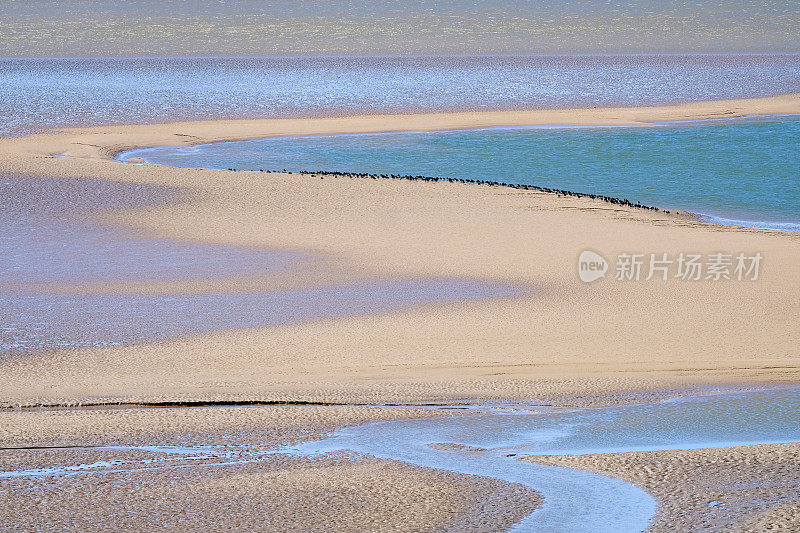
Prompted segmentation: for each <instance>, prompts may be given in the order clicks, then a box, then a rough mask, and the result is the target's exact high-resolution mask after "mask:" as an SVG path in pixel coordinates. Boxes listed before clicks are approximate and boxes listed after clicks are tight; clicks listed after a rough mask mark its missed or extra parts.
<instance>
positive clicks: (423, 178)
mask: <svg viewBox="0 0 800 533" xmlns="http://www.w3.org/2000/svg"><path fill="white" fill-rule="evenodd" d="M227 170H232V171H234V172H236V169H235V168H229V169H227ZM258 172H266V173H279V174H281V173H282V174H302V175H306V176H312V177H317V176H319V177H320V178H322V179H324V176H335V177H342V178H362V179H373V180H376V179H392V180H409V181H433V182H445V181H446V182H449V183H469V184H474V185H487V186H489V187H508V188H510V189H518V190H523V191H538V192H546V193H550V194H555V195H557V196H572V197H573V198H591V199H593V200H602V201H604V202H607V203H609V204H614V205H622V206H625V207H635V208H637V209H648V210H651V211H661V209H659V208H658V207H654V206H650V205H645V204H642V203H639V202H638V201H637V202H635V203H634V202H631V201H629V200H628V199H626V198H615V197H613V196H603V195H601V194H588V193H583V192H575V191H567V190H564V189H552V188H548V187H539V186H536V185H523V184H518V183H506V182H504V181H492V180H475V179H466V178H436V177H432V176H414V175H411V174H369V173H366V172H335V171H329V170H325V171H309V170H301V171H299V172H289V171H288V170H286V169H283V170H264V169H258ZM664 212H665V213H669V211H667V210H664Z"/></svg>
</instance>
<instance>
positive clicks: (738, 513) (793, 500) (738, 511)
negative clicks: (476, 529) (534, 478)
mask: <svg viewBox="0 0 800 533" xmlns="http://www.w3.org/2000/svg"><path fill="white" fill-rule="evenodd" d="M798 459H800V444H797V443H794V444H765V445H755V446H734V447H728V448H711V449H702V450H678V451H653V452H631V453H612V454H603V455H573V456H536V457H527V458H525V460H528V461H532V462H535V463H540V464H546V465H553V466H567V467H572V468H578V469H581V470H589V471H592V472H596V473H601V474H606V475H611V476H614V477H618V478H621V479H624V480H626V481H629V482H631V483H633V484H635V485H638V486H639V487H641V488H643V489H645V490H646V491H648V492H649V493H651V494H653V495H654V496H656V498H658V500H659V507H658V510H657V512H656V516H655V518H654V519H653V523H652V525H651V527H650V528H649V529H648V531H649V532H652V533H656V532H662V531H663V532H667V531H700V530H703V531H742V532H744V531H748V532H755V531H796V530H797V529H798V528H800V516H798V513H797V509H798V508H799V507H800V461H798Z"/></svg>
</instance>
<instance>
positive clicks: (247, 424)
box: [0, 406, 540, 531]
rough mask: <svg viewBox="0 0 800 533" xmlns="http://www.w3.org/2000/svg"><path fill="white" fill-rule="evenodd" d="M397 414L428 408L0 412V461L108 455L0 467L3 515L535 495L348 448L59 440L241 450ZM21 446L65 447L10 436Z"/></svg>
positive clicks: (312, 520)
mask: <svg viewBox="0 0 800 533" xmlns="http://www.w3.org/2000/svg"><path fill="white" fill-rule="evenodd" d="M406 416H434V413H433V412H431V411H421V410H416V411H408V410H403V411H400V410H397V409H394V410H392V409H386V408H377V407H354V406H350V407H314V406H305V407H302V406H294V407H292V406H288V407H287V406H271V407H239V408H236V407H231V408H188V409H187V408H176V409H100V410H90V409H79V410H63V409H62V410H46V411H18V412H10V411H5V412H0V427H2V428H3V429H2V431H0V470H3V471H8V470H14V469H25V468H36V467H42V466H56V465H79V464H90V463H94V462H97V461H114V462H117V464H115V465H114V466H110V467H100V468H98V469H96V470H95V471H91V472H75V473H73V474H71V475H48V476H44V477H19V478H6V479H0V508H2V513H0V529H3V530H12V529H16V530H19V529H29V530H50V529H61V528H69V529H80V530H82V531H103V530H108V529H109V528H111V529H120V528H123V529H129V530H142V529H143V528H144V524H152V523H153V521H155V522H156V523H158V524H159V526H160V527H162V526H163V527H165V528H167V529H171V530H189V529H198V528H202V529H233V530H253V529H256V530H270V531H276V530H279V531H308V530H314V531H364V530H378V529H380V530H382V531H411V530H430V531H454V530H455V531H457V530H480V531H498V530H504V529H507V528H508V527H510V526H511V525H513V524H514V523H515V522H516V521H517V520H519V519H521V518H522V517H524V516H525V515H526V514H528V513H530V512H532V511H533V510H534V509H535V508H536V507H537V506H538V505H539V503H540V500H539V497H538V495H537V494H536V492H535V491H532V490H530V489H528V488H526V487H523V486H520V485H516V484H511V483H505V482H501V481H499V480H494V479H491V478H484V477H478V476H464V475H458V474H452V473H448V472H444V471H440V470H433V469H428V468H421V467H414V466H411V465H407V464H405V463H401V462H397V461H386V460H378V459H373V458H369V457H364V456H360V455H357V454H338V455H333V456H325V457H316V458H305V457H298V456H293V455H289V454H286V453H282V454H276V455H269V456H266V457H262V458H259V459H258V460H256V461H252V462H242V463H240V464H223V463H225V461H224V460H222V459H219V460H200V459H182V458H181V457H180V456H179V455H178V456H174V455H172V456H171V455H170V454H165V453H162V452H157V451H148V450H119V451H114V450H98V449H92V448H69V446H74V445H80V446H87V445H94V446H100V445H121V444H124V445H126V446H133V445H137V444H138V445H142V446H154V445H162V446H170V445H171V446H182V447H187V446H204V445H210V444H214V445H222V446H224V447H226V448H227V449H228V450H230V452H231V453H234V454H237V453H246V451H247V450H249V449H251V450H258V449H263V448H269V447H278V446H281V445H285V444H291V443H296V442H300V441H304V440H307V439H313V438H322V437H324V436H325V435H327V434H329V432H330V431H332V430H334V429H336V428H337V427H341V426H342V425H343V424H354V423H364V422H368V421H370V420H373V419H375V418H383V419H392V418H397V417H406ZM26 446H40V447H42V446H62V447H61V448H40V449H19V448H18V449H13V448H14V447H26ZM165 457H166V458H167V460H165V459H164V458H165ZM65 496H66V497H65Z"/></svg>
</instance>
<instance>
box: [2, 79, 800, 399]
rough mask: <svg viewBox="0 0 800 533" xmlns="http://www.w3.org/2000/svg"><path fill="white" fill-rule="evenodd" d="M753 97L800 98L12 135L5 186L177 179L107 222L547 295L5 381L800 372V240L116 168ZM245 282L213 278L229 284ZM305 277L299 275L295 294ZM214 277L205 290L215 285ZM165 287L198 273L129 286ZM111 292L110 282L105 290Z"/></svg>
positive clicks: (591, 209)
mask: <svg viewBox="0 0 800 533" xmlns="http://www.w3.org/2000/svg"><path fill="white" fill-rule="evenodd" d="M757 111H758V112H762V113H764V112H775V113H778V112H780V113H786V112H800V94H794V95H788V96H787V95H785V96H781V97H772V98H766V99H755V100H747V101H724V102H705V103H695V104H687V105H681V106H671V107H667V108H653V109H650V108H648V109H627V110H624V112H623V111H620V110H609V109H605V110H602V109H601V110H577V111H575V110H573V111H564V110H557V111H532V112H530V113H528V114H527V115H519V114H517V115H518V116H516V117H513V116H509V114H508V113H494V112H492V113H488V114H456V115H455V116H451V115H424V116H395V117H351V118H349V119H346V120H344V119H342V120H340V119H336V120H328V119H319V120H288V121H285V120H269V119H267V120H260V121H243V122H242V121H221V122H220V121H217V122H204V123H177V124H162V125H145V126H141V125H140V126H114V127H106V126H99V127H94V128H81V129H70V130H66V131H64V132H62V133H57V134H48V135H33V136H27V137H25V138H4V139H0V172H2V173H3V174H5V175H7V176H9V177H10V178H11V179H13V177H14V176H48V177H49V178H53V179H57V178H60V177H76V176H80V177H82V178H87V179H90V180H91V179H97V180H108V181H117V182H128V183H133V184H142V185H145V184H150V185H162V186H170V187H175V188H177V189H180V190H182V191H184V193H185V194H184V193H182V194H181V195H180V196H181V198H180V199H178V200H176V201H173V202H165V203H164V204H163V205H161V204H159V205H157V206H150V207H141V208H125V209H116V210H112V211H106V212H102V213H97V215H96V216H97V220H100V221H103V222H104V223H110V224H114V225H119V226H123V227H127V228H131V229H134V230H136V231H137V232H139V233H140V234H142V235H145V236H153V237H158V238H169V239H175V240H178V241H185V242H186V241H188V242H195V243H198V242H199V243H215V244H225V245H235V246H244V247H250V248H257V249H280V250H295V251H301V252H311V253H312V254H314V255H315V256H317V257H321V258H325V264H326V265H327V266H326V268H328V266H331V267H334V268H335V269H338V271H341V272H348V273H351V274H352V276H353V277H354V278H355V277H364V278H369V277H385V278H391V277H403V278H418V277H448V276H451V277H457V278H468V279H478V280H492V281H501V282H509V283H515V284H519V285H521V286H528V287H536V288H537V290H536V291H534V292H532V293H531V294H530V295H527V296H524V297H520V298H514V299H508V300H502V301H501V300H496V301H492V300H481V301H473V302H455V303H449V304H435V305H426V306H422V307H420V308H414V309H407V310H401V311H395V312H390V313H383V314H367V315H363V316H352V317H337V318H329V319H324V320H318V321H313V322H307V323H300V324H291V325H285V326H276V327H260V328H254V329H246V330H236V329H233V330H221V331H215V332H211V333H203V334H194V335H189V336H186V337H182V338H179V339H172V340H164V341H158V342H146V343H142V344H133V345H127V346H113V347H106V348H86V349H79V350H73V351H67V350H65V351H56V352H54V353H49V354H47V355H46V356H36V355H32V356H29V357H21V358H14V360H13V361H0V371H2V372H4V375H5V376H6V378H7V380H6V381H7V387H6V391H5V394H4V395H3V397H2V398H0V401H2V403H4V404H12V405H13V404H37V403H44V404H53V403H80V402H91V401H92V400H93V399H103V401H104V402H105V401H108V402H112V403H113V402H122V403H125V401H130V400H133V401H155V402H162V401H198V400H201V401H202V400H206V401H208V400H213V401H216V400H226V399H227V400H236V401H238V400H257V401H262V400H263V401H311V402H356V403H375V401H376V400H380V401H382V402H405V401H411V400H415V401H429V400H440V401H441V400H444V401H451V400H454V399H460V398H464V397H473V398H475V397H477V398H543V397H553V396H560V395H562V394H564V395H567V394H586V393H588V392H599V391H606V392H609V393H610V392H614V391H616V392H624V391H631V390H640V389H652V388H658V387H659V386H662V387H663V386H665V384H666V386H670V387H671V386H680V385H682V384H704V383H705V384H719V383H743V382H752V383H762V382H797V381H800V360H798V358H797V353H796V345H797V342H800V339H798V336H797V334H796V328H795V327H794V323H793V322H792V320H793V317H794V316H797V314H798V313H800V304H799V303H798V302H800V273H798V274H795V273H796V272H798V268H799V267H798V265H797V263H796V257H797V253H798V250H800V238H799V236H798V234H796V233H790V232H782V231H773V230H759V229H748V228H741V227H732V226H720V225H717V224H711V223H706V222H701V221H697V220H694V219H692V218H690V217H689V216H685V217H684V216H679V215H675V214H674V213H669V214H668V213H664V212H663V211H654V210H645V209H635V208H631V207H628V206H625V205H615V204H608V203H605V202H602V201H599V200H597V199H592V198H585V197H574V196H564V195H560V196H559V195H556V194H548V193H545V192H541V191H536V190H521V189H516V188H513V187H512V188H509V187H491V186H480V187H476V186H469V184H466V183H458V182H456V183H449V182H427V181H421V182H420V181H408V180H377V179H348V178H344V177H341V176H338V177H337V176H333V177H331V178H327V177H326V178H325V179H321V178H322V176H319V175H316V174H296V173H295V174H283V173H259V172H250V171H239V172H231V171H226V170H208V169H206V170H201V169H183V168H177V167H161V166H154V165H141V166H137V165H124V164H121V163H119V162H116V161H114V160H112V159H110V158H111V157H113V154H115V153H118V152H119V151H121V150H124V149H127V148H128V147H142V146H153V145H154V146H161V145H176V146H186V145H192V144H198V143H202V142H212V141H218V140H234V139H244V138H253V137H264V136H269V135H278V134H290V133H292V132H294V133H297V132H309V133H311V132H314V133H320V132H324V131H328V132H353V131H370V130H375V129H380V130H387V129H392V128H395V129H403V128H412V127H413V128H417V129H418V128H419V126H420V125H422V124H425V125H427V126H429V127H432V128H436V129H448V128H453V127H460V126H464V125H473V126H474V125H475V124H476V123H480V124H486V123H488V122H491V121H495V122H497V121H503V122H509V121H516V122H517V123H522V122H528V123H530V122H535V121H537V120H538V121H541V122H544V121H547V122H549V123H551V122H552V119H553V116H554V114H555V115H556V116H558V117H559V120H561V121H562V122H568V121H569V122H572V123H574V122H584V123H587V122H598V121H616V122H626V121H627V122H631V121H636V120H638V121H644V120H655V119H657V118H658V117H659V116H660V117H662V118H663V117H664V116H670V117H673V118H677V117H680V116H685V115H687V114H694V115H697V114H700V115H702V116H708V117H714V116H717V117H718V115H719V113H725V116H728V115H729V114H734V115H735V114H739V115H746V114H752V113H754V112H757ZM715 114H716V115H715ZM53 154H64V155H67V156H68V157H53ZM585 249H592V250H597V251H598V252H599V253H601V254H603V255H604V256H605V257H607V258H613V257H615V256H617V255H618V254H620V253H623V252H626V251H628V252H630V251H638V252H641V253H661V252H665V253H669V254H671V255H673V256H674V255H677V254H678V253H679V252H682V251H687V252H689V251H690V252H702V253H706V254H710V253H713V252H719V251H720V250H722V251H725V252H728V253H737V252H748V253H753V252H756V251H758V252H760V253H762V254H763V255H764V257H765V258H766V259H765V261H768V263H767V264H768V265H769V268H767V269H766V270H765V271H764V272H763V274H762V277H761V279H759V281H758V282H757V283H744V282H737V281H729V282H723V283H714V282H709V281H700V282H697V283H689V282H681V281H674V280H669V281H664V282H660V281H658V282H656V281H651V282H644V281H642V282H639V283H624V282H618V281H615V280H613V279H607V280H605V281H600V282H598V283H595V284H583V283H582V282H580V280H579V279H578V276H577V274H576V270H575V269H576V266H575V261H576V258H577V257H578V255H579V254H580V252H581V250H585ZM326 272H327V271H326ZM348 275H350V274H348ZM612 276H613V273H609V277H612ZM304 279H305V278H304ZM323 279H325V278H324V277H323ZM331 279H333V278H331ZM212 281H213V280H212ZM232 281H235V280H228V279H220V280H217V281H216V282H215V283H219V282H222V283H225V284H228V283H229V282H231V283H230V286H235V284H234V283H232ZM312 281H313V279H312V280H306V281H302V280H301V281H300V282H298V287H299V288H302V286H303V283H310V282H312ZM270 283H271V284H272V285H270ZM51 285H52V290H53V291H54V292H62V293H63V292H64V291H67V292H70V291H76V290H78V291H83V292H97V291H98V290H100V289H102V287H101V286H97V285H91V284H89V285H86V286H85V287H82V286H74V284H73V286H70V287H61V286H60V285H58V284H51ZM101 285H102V284H101ZM213 285H214V283H207V284H205V285H200V286H203V287H206V288H205V289H203V290H211V288H212V287H213ZM117 286H119V284H118V285H117ZM166 286H169V287H170V291H174V292H176V293H177V294H182V293H185V292H191V291H195V292H196V291H197V290H198V288H199V287H200V286H198V285H197V284H195V285H193V286H191V287H190V286H189V284H185V283H184V284H181V283H170V284H167V285H165V284H163V283H162V284H159V283H156V282H155V281H153V282H141V283H140V284H139V286H138V287H139V288H138V289H137V290H141V291H150V290H151V289H152V292H158V291H159V290H163V287H166ZM261 286H263V287H264V290H265V291H268V290H274V286H275V283H274V282H272V281H270V280H269V279H267V278H265V279H264V280H253V281H252V282H248V284H247V287H249V289H248V290H256V289H258V288H259V287H261ZM105 287H106V289H107V290H111V291H112V292H115V291H117V290H118V289H117V288H115V285H113V284H112V285H110V286H108V285H106V286H105ZM148 287H150V288H148ZM160 288H162V289H160ZM42 290H49V289H48V287H47V286H44V287H42ZM120 290H121V289H120ZM742 324H752V325H751V326H748V327H746V328H745V327H742V326H741V325H742ZM308 354H312V355H313V356H314V357H313V358H312V359H309V357H308ZM198 361H202V362H201V363H198ZM223 361H224V364H223V363H222V362H223ZM31 376H36V378H35V379H31Z"/></svg>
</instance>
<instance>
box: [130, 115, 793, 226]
mask: <svg viewBox="0 0 800 533" xmlns="http://www.w3.org/2000/svg"><path fill="white" fill-rule="evenodd" d="M798 148H800V118H799V117H796V116H784V117H770V118H766V117H749V118H745V119H724V120H715V121H702V122H683V123H671V124H656V125H652V126H644V127H640V126H636V127H613V128H610V127H593V128H550V127H536V128H488V129H473V130H460V131H446V132H410V133H409V132H404V133H379V134H357V135H327V136H304V137H278V138H269V139H258V140H250V141H237V142H226V143H214V144H205V145H199V146H194V147H183V148H171V147H163V148H151V149H143V150H132V151H130V152H125V153H123V154H121V156H120V159H121V160H123V161H124V160H128V159H130V158H132V157H139V158H142V159H144V160H145V161H147V162H150V163H158V164H164V165H172V166H180V167H204V168H236V169H238V170H245V169H247V170H258V169H270V170H276V169H288V170H290V171H301V170H331V171H341V172H369V173H377V174H382V173H385V174H404V175H405V174H411V175H426V176H436V177H456V178H471V179H490V180H495V181H504V182H509V183H520V184H529V185H538V186H541V187H549V188H558V189H566V190H571V191H575V192H583V193H591V194H601V195H605V196H614V197H618V198H626V199H628V200H630V201H632V202H637V201H638V202H641V203H643V204H647V205H655V206H659V207H664V208H666V209H679V210H688V211H692V212H696V213H700V214H702V215H705V217H706V218H707V219H709V220H711V221H715V222H720V223H726V224H735V225H744V226H751V227H763V228H773V229H782V230H789V231H800V151H799V150H798Z"/></svg>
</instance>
